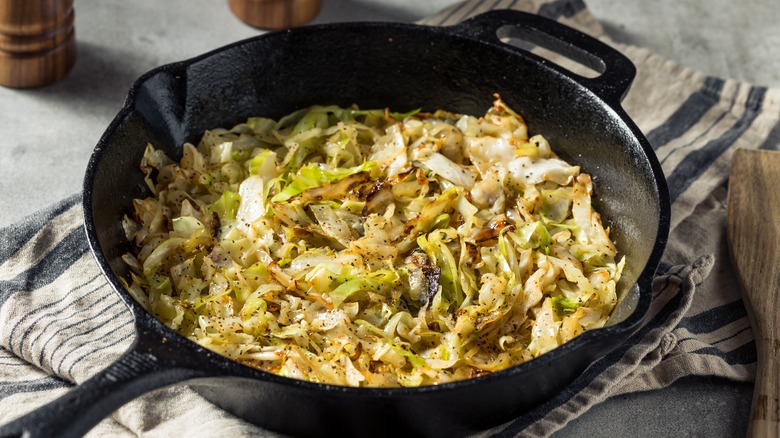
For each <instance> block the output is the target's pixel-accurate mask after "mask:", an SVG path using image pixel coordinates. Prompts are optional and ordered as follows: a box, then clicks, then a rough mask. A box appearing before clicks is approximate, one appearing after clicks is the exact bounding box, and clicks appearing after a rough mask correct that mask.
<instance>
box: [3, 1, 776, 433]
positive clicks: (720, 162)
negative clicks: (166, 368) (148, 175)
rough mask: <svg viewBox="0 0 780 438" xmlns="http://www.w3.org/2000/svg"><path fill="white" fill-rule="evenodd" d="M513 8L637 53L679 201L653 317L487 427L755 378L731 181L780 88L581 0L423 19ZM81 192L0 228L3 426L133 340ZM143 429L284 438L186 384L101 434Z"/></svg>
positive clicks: (456, 10)
mask: <svg viewBox="0 0 780 438" xmlns="http://www.w3.org/2000/svg"><path fill="white" fill-rule="evenodd" d="M500 8H502V9H503V8H515V9H521V10H525V11H534V12H537V13H539V14H541V15H544V16H547V17H552V18H555V19H557V20H559V21H561V22H563V23H565V24H567V25H570V26H572V27H575V28H578V29H580V30H582V31H584V32H587V33H589V34H591V35H594V36H596V37H600V38H602V39H603V40H604V41H606V42H608V43H610V44H612V45H614V46H616V47H617V48H618V49H619V50H621V51H622V52H623V53H625V54H626V55H627V56H629V57H630V58H631V59H632V61H633V62H634V63H635V64H636V66H637V69H638V76H637V79H636V80H635V82H634V85H633V87H632V89H631V91H630V92H629V94H628V96H627V98H626V100H625V101H624V102H623V104H624V107H625V108H626V110H627V112H628V113H629V114H630V115H631V117H632V118H633V119H634V120H635V121H636V122H637V124H638V125H639V127H640V128H641V129H642V130H643V132H645V133H646V134H647V137H648V139H649V140H650V143H651V144H652V145H653V147H654V148H655V150H656V153H657V154H658V158H659V160H660V161H661V163H662V166H663V169H664V172H665V174H666V175H667V178H668V182H669V187H670V193H671V199H672V201H673V205H672V223H671V235H670V241H669V245H668V248H667V251H666V253H665V255H664V258H663V262H662V265H661V268H660V270H659V273H658V276H657V278H656V280H655V282H654V295H655V298H654V301H653V305H652V308H651V311H650V315H649V318H648V320H647V323H646V325H645V326H643V327H642V328H641V329H640V330H639V331H638V332H637V333H636V334H635V335H634V336H633V337H632V338H631V339H630V340H629V341H628V342H626V343H625V344H624V345H623V346H622V347H620V348H618V349H617V350H616V351H614V352H613V353H611V354H609V355H607V356H606V357H604V358H602V359H601V360H599V361H597V362H596V363H594V364H593V365H592V366H591V367H590V368H588V369H587V370H586V371H585V373H584V374H583V375H581V376H580V377H579V378H578V379H577V380H576V381H575V382H573V384H572V385H570V386H569V387H568V388H567V389H566V390H565V391H564V392H562V393H561V394H559V395H558V396H557V397H555V398H554V399H553V400H550V401H549V402H547V403H545V404H543V405H541V406H539V407H537V408H536V409H534V410H533V411H531V412H529V413H528V414H526V415H524V416H523V417H521V418H519V419H517V420H515V421H512V422H510V423H508V424H505V425H502V426H499V427H497V428H495V429H493V430H490V431H485V433H484V435H486V436H488V435H497V436H514V435H520V434H522V435H523V436H548V435H550V434H551V433H553V432H554V431H556V430H559V429H561V428H562V427H563V426H564V425H566V424H567V423H568V422H569V421H570V420H572V419H573V418H575V417H576V416H578V415H580V414H581V413H583V412H585V411H587V410H588V409H589V408H590V407H592V406H594V405H595V404H597V403H599V402H601V401H603V400H605V399H607V398H610V397H614V396H616V395H620V394H625V393H628V392H635V391H646V390H650V389H657V388H662V387H665V386H667V385H669V384H670V383H672V382H674V381H675V380H677V379H679V378H681V377H685V376H716V377H721V378H727V379H732V380H735V381H743V382H749V381H752V380H753V378H754V373H755V361H756V353H755V346H754V343H753V338H752V333H751V330H750V326H749V323H748V320H747V318H746V313H745V309H744V307H743V305H742V301H741V298H740V292H739V289H738V285H737V282H736V278H735V276H734V273H733V271H732V269H731V265H730V262H729V258H728V252H727V249H726V238H725V236H726V229H725V217H726V193H727V182H728V180H727V178H728V171H729V165H730V161H731V156H732V153H733V151H734V150H735V149H736V148H738V147H744V148H763V149H778V147H779V146H780V90H776V89H767V88H763V87H756V86H751V85H750V84H745V83H739V82H736V81H733V80H724V79H719V78H713V77H706V76H705V75H702V74H700V73H698V72H695V71H692V70H690V69H687V68H685V67H682V66H680V65H678V64H675V63H673V62H671V61H668V60H666V59H663V58H661V57H659V56H657V55H654V54H653V53H650V52H649V51H647V50H644V49H641V48H638V47H630V46H622V45H619V44H616V43H614V42H612V41H609V39H608V38H607V37H605V36H604V32H603V30H602V28H601V26H600V24H599V23H598V22H597V21H596V20H595V19H594V18H593V17H592V16H591V15H590V14H589V13H588V11H587V10H586V8H585V5H584V4H583V2H582V1H581V0H552V1H543V0H500V1H479V0H471V1H466V2H464V3H461V4H458V5H456V6H454V7H452V8H449V9H447V10H445V11H442V12H441V13H440V14H438V15H436V16H434V17H431V18H430V19H427V20H424V23H425V24H431V25H449V24H455V23H457V22H459V21H462V20H463V19H465V18H467V17H469V16H472V15H476V14H479V13H481V12H484V11H486V10H488V9H500ZM79 201H80V199H79V197H78V196H72V197H70V198H68V199H65V200H63V201H62V202H60V203H58V204H57V205H54V206H52V207H50V208H48V209H46V210H45V211H42V212H40V213H39V214H36V215H33V216H31V217H29V218H27V219H25V220H23V221H22V222H20V223H18V224H16V225H13V226H11V227H8V228H4V229H0V424H2V423H5V422H8V421H10V420H11V419H13V418H15V417H17V416H19V415H21V414H23V413H26V412H28V411H30V410H32V409H34V408H35V407H37V406H40V405H42V404H44V403H45V402H47V401H48V400H51V399H54V398H56V397H57V396H59V395H61V394H62V393H63V392H65V391H67V389H68V388H69V387H71V386H72V385H74V384H78V383H79V382H82V381H84V380H86V379H87V378H89V377H90V376H91V375H93V374H94V373H95V372H96V371H98V370H100V369H102V368H104V367H105V366H107V365H108V364H109V363H110V362H111V361H112V360H114V359H116V358H117V357H118V356H119V355H120V354H121V353H122V352H123V351H124V350H125V349H126V348H127V347H128V346H129V345H130V343H131V341H132V338H133V337H134V332H133V327H132V323H131V318H130V315H129V313H128V312H127V311H126V309H125V308H124V306H123V305H122V304H121V302H120V301H119V298H118V297H117V296H116V295H115V294H114V293H113V292H112V291H111V289H110V288H109V286H108V285H107V283H106V282H105V281H104V279H103V278H102V276H101V275H100V273H99V271H98V268H97V266H96V265H95V263H94V261H93V259H92V256H91V254H90V253H89V249H88V247H87V242H86V238H85V236H84V231H83V228H82V217H81V207H80V202H79ZM138 434H144V435H146V436H191V437H197V436H217V435H219V436H227V435H230V436H276V434H274V433H272V432H268V431H264V430H261V429H259V428H258V427H256V426H254V425H251V424H247V423H245V422H243V421H241V420H239V419H237V418H235V417H233V416H231V415H230V414H227V413H225V412H223V411H221V410H220V409H218V408H216V407H214V406H213V405H211V404H210V403H208V402H207V401H205V400H203V399H201V398H200V396H198V395H197V394H195V393H194V392H192V391H191V390H189V389H188V388H187V387H182V386H179V387H173V388H169V389H165V390H160V391H156V392H154V393H151V394H149V395H146V396H144V397H141V398H139V399H138V400H135V401H133V402H131V403H129V404H128V405H126V406H125V407H123V408H121V409H120V410H118V411H117V412H115V413H114V415H113V416H112V417H111V418H108V419H106V420H104V421H103V422H101V423H100V424H99V425H98V426H97V427H96V428H95V429H93V431H91V432H90V435H94V436H133V435H138Z"/></svg>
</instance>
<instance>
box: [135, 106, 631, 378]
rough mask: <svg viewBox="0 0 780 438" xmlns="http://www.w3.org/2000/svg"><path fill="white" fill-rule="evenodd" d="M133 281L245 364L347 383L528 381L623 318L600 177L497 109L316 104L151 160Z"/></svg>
mask: <svg viewBox="0 0 780 438" xmlns="http://www.w3.org/2000/svg"><path fill="white" fill-rule="evenodd" d="M141 169H142V170H143V171H144V173H145V175H146V181H147V184H148V185H149V188H150V190H151V193H152V196H150V197H149V198H147V199H137V200H135V202H134V207H135V211H134V212H133V214H132V215H129V216H127V217H125V218H124V220H123V226H124V230H125V233H126V235H127V238H128V239H129V241H130V242H131V243H132V245H133V247H134V251H133V252H132V253H129V254H127V255H125V257H124V259H125V261H126V262H127V264H128V266H129V267H130V270H131V274H130V276H129V278H127V279H126V285H127V288H128V289H129V291H130V292H131V293H132V295H133V296H134V297H135V298H136V299H137V300H138V301H139V302H140V303H141V304H142V305H143V306H145V308H146V309H147V310H148V311H149V312H151V313H152V314H154V315H155V316H156V317H157V318H159V319H161V320H162V321H163V322H164V323H165V324H167V325H168V326H169V327H171V328H172V329H173V330H175V331H177V332H178V333H180V334H182V335H184V336H186V337H187V338H189V339H191V340H193V341H195V342H197V343H198V344H200V345H202V346H203V347H205V348H208V349H209V350H212V351H215V352H217V353H219V354H222V355H224V356H227V357H229V358H231V359H233V360H235V361H238V362H241V363H244V364H246V365H249V366H252V367H256V368H259V369H261V370H264V371H267V372H271V373H276V374H279V375H282V376H287V377H291V378H296V379H305V380H309V381H313V382H321V383H328V384H336V385H349V386H367V387H395V386H419V385H434V384H441V383H445V382H450V381H455V380H461V379H467V378H472V377H476V376H480V375H484V374H488V373H492V372H495V371H499V370H502V369H505V368H507V367H511V366H513V365H517V364H520V363H523V362H526V361H528V360H531V359H533V358H535V357H537V356H539V355H541V354H544V353H545V352H548V351H550V350H552V349H554V348H556V347H558V346H559V345H561V344H562V343H564V342H567V341H569V340H571V339H573V338H574V337H576V336H577V335H579V334H580V333H582V332H583V331H585V330H588V329H593V328H597V327H601V326H603V325H604V324H605V322H606V321H607V318H608V316H609V315H610V312H611V311H612V309H613V307H614V306H615V304H616V301H617V296H616V292H615V290H616V283H617V281H618V280H619V278H620V275H621V271H622V269H623V265H624V260H623V259H622V258H621V259H618V255H617V251H616V248H615V246H614V245H613V243H612V242H611V241H610V238H609V230H608V229H605V227H604V226H603V224H602V223H601V219H600V216H599V214H598V213H597V212H595V211H594V210H593V208H592V206H591V196H592V193H593V186H592V181H591V178H590V177H589V176H588V175H587V174H584V173H581V172H580V169H579V167H578V166H574V165H571V164H568V163H566V162H565V161H563V160H561V159H560V158H558V157H557V156H556V155H555V154H554V153H553V151H552V149H551V147H550V145H549V144H548V142H547V141H546V140H545V139H544V137H542V136H541V135H535V136H533V137H530V138H529V136H528V129H527V126H526V124H525V122H524V121H523V118H522V117H521V116H520V115H518V114H517V113H516V112H514V111H513V110H512V109H510V108H509V107H507V105H506V104H505V103H504V102H503V101H502V100H501V99H500V98H499V97H498V96H496V100H495V102H494V104H493V106H492V107H491V108H489V109H488V111H487V113H486V114H485V115H484V116H482V117H473V116H470V115H461V114H453V113H450V112H446V111H442V110H439V111H436V112H434V113H425V112H418V111H413V112H411V113H407V114H398V113H392V112H390V111H389V110H360V109H358V108H357V107H351V108H340V107H335V106H313V107H310V108H307V109H303V110H300V111H297V112H295V113H292V114H290V115H288V116H285V117H283V118H281V119H280V120H271V119H267V118H261V117H254V118H250V119H248V120H247V121H246V122H245V123H242V124H239V125H237V126H234V127H233V128H231V129H214V130H210V131H207V132H206V133H205V134H204V135H203V137H202V139H201V140H200V142H199V143H198V144H197V145H194V144H185V145H184V146H183V156H182V159H181V161H180V162H175V161H173V160H172V159H170V158H169V157H167V156H165V154H164V153H163V152H161V151H160V150H157V149H155V148H154V146H152V145H148V146H147V148H146V152H145V154H144V158H143V160H142V163H141Z"/></svg>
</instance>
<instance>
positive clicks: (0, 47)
mask: <svg viewBox="0 0 780 438" xmlns="http://www.w3.org/2000/svg"><path fill="white" fill-rule="evenodd" d="M75 62H76V37H75V28H74V15H73V0H0V85H5V86H7V87H13V88H34V87H42V86H44V85H48V84H51V83H53V82H56V81H58V80H60V79H62V78H63V77H65V75H66V74H67V73H68V72H69V71H70V69H71V68H72V67H73V64H75Z"/></svg>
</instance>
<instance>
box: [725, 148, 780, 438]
mask: <svg viewBox="0 0 780 438" xmlns="http://www.w3.org/2000/svg"><path fill="white" fill-rule="evenodd" d="M727 228H728V242H729V251H730V253H731V260H732V263H733V264H734V268H735V270H736V272H737V277H738V278H739V283H740V287H741V289H742V298H743V300H744V302H745V307H746V308H747V312H748V318H749V319H750V325H751V327H752V329H753V335H754V337H755V341H756V350H757V352H758V369H757V370H756V386H755V390H754V393H753V406H752V410H751V413H750V420H749V423H748V436H752V437H778V436H780V399H779V398H780V152H775V151H758V150H746V149H738V150H737V151H735V153H734V157H733V161H732V165H731V176H730V179H729V195H728V219H727Z"/></svg>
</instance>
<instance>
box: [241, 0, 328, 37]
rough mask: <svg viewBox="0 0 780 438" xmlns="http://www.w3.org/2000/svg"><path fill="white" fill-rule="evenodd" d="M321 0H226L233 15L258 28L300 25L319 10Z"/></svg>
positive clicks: (283, 27)
mask: <svg viewBox="0 0 780 438" xmlns="http://www.w3.org/2000/svg"><path fill="white" fill-rule="evenodd" d="M321 4H322V3H321V0H228V7H230V11H231V12H233V15H235V16H236V17H238V18H239V19H240V20H241V21H243V22H244V23H246V24H248V25H250V26H252V27H256V28H259V29H270V30H279V29H289V28H291V27H298V26H302V25H304V24H306V23H308V22H309V21H311V20H312V19H313V18H314V17H316V16H317V13H319V12H320V6H321Z"/></svg>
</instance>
